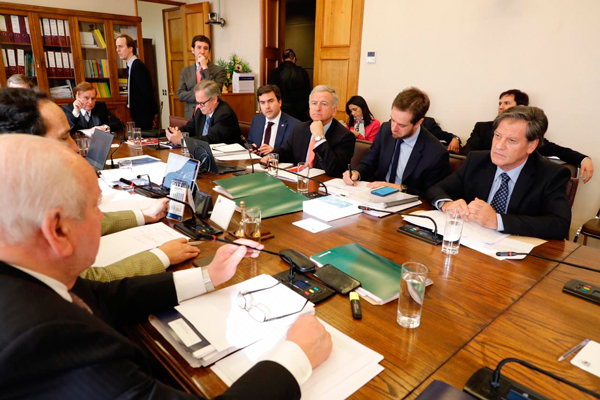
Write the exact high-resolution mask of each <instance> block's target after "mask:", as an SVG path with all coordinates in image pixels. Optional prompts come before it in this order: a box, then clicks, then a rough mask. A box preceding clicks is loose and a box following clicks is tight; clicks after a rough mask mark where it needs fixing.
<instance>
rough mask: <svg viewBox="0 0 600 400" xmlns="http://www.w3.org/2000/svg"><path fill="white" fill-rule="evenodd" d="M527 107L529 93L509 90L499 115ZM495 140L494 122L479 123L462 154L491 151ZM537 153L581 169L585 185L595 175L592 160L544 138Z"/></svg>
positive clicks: (499, 103)
mask: <svg viewBox="0 0 600 400" xmlns="http://www.w3.org/2000/svg"><path fill="white" fill-rule="evenodd" d="M527 105H529V96H528V95H527V93H525V92H522V91H520V90H518V89H511V90H507V91H506V92H502V93H501V94H500V100H499V102H498V114H500V113H501V112H503V111H504V110H508V109H509V108H511V107H515V106H527ZM493 139H494V121H486V122H477V123H476V124H475V127H474V128H473V132H471V136H470V137H469V140H467V143H466V144H465V146H464V147H463V148H462V149H461V154H462V155H467V154H469V152H470V151H474V150H490V149H491V148H492V140H493ZM537 151H538V152H539V153H540V154H541V155H542V156H544V157H558V158H559V159H561V160H563V161H564V162H566V163H568V164H571V165H574V166H576V167H579V168H580V169H581V171H580V178H583V177H584V176H585V178H584V180H583V183H587V182H588V181H589V180H590V179H592V176H593V175H594V164H593V163H592V159H591V158H589V157H588V156H586V155H584V154H581V153H579V152H577V151H575V150H571V149H569V148H568V147H562V146H559V145H557V144H555V143H552V142H551V141H549V140H548V139H546V138H544V139H543V140H542V141H541V142H540V145H539V146H538V148H537Z"/></svg>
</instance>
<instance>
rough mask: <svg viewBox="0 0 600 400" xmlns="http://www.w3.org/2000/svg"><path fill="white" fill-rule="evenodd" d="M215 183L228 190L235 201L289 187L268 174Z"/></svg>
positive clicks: (236, 177) (228, 179)
mask: <svg viewBox="0 0 600 400" xmlns="http://www.w3.org/2000/svg"><path fill="white" fill-rule="evenodd" d="M215 183H216V184H217V185H219V186H221V187H222V188H223V189H225V190H227V191H228V192H229V193H230V194H231V196H232V197H233V198H234V199H237V198H240V197H243V196H251V195H255V194H260V193H264V192H266V191H268V190H270V189H274V188H281V187H287V186H285V184H284V183H283V182H281V181H280V180H279V179H277V178H275V177H274V176H271V175H269V174H267V173H266V172H257V173H254V174H248V175H240V176H234V177H233V178H227V179H219V180H216V181H215ZM261 210H262V209H261Z"/></svg>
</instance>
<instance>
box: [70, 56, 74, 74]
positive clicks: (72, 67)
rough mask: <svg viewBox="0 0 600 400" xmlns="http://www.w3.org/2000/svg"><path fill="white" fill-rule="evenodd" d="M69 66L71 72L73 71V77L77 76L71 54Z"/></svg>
mask: <svg viewBox="0 0 600 400" xmlns="http://www.w3.org/2000/svg"><path fill="white" fill-rule="evenodd" d="M69 65H70V66H71V71H73V75H75V64H74V63H73V53H69Z"/></svg>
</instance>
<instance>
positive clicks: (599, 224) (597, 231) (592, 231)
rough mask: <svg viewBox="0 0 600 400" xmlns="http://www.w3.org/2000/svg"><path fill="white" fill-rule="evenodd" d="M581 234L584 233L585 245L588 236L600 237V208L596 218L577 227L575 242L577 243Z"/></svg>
mask: <svg viewBox="0 0 600 400" xmlns="http://www.w3.org/2000/svg"><path fill="white" fill-rule="evenodd" d="M579 234H582V235H583V236H584V238H583V244H584V245H586V244H587V238H588V237H591V238H594V239H600V209H598V214H596V217H595V218H592V219H590V220H589V221H588V222H586V223H585V224H583V225H581V226H580V227H579V229H577V233H576V234H575V237H574V238H573V242H575V243H577V240H578V239H579Z"/></svg>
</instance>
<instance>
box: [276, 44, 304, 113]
mask: <svg viewBox="0 0 600 400" xmlns="http://www.w3.org/2000/svg"><path fill="white" fill-rule="evenodd" d="M296 61H298V60H297V58H296V53H294V50H292V49H286V50H284V52H283V62H282V63H280V64H279V66H278V67H277V68H275V69H274V70H273V71H271V73H270V74H269V79H268V81H267V82H268V83H269V85H275V86H277V87H278V88H279V89H280V90H281V99H282V105H281V109H282V110H283V111H284V112H285V113H287V114H289V115H291V116H292V117H294V118H296V119H298V120H300V121H303V122H304V121H308V120H309V119H310V118H309V115H308V104H307V101H308V96H309V94H310V86H311V85H310V79H309V77H308V72H306V70H305V69H304V68H302V67H300V66H298V65H296Z"/></svg>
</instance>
